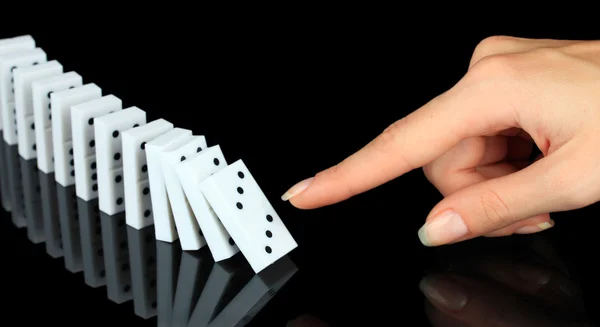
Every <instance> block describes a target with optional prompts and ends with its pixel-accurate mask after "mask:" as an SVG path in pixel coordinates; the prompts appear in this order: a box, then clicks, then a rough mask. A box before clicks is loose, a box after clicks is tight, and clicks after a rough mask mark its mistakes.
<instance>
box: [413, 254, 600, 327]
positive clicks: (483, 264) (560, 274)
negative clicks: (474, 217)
mask: <svg viewBox="0 0 600 327" xmlns="http://www.w3.org/2000/svg"><path fill="white" fill-rule="evenodd" d="M540 257H541V254H540V253H539V252H538V253H537V258H531V259H538V260H536V261H537V262H536V263H535V264H534V263H533V261H532V260H527V258H525V259H523V260H519V259H517V258H515V257H514V256H513V255H512V254H511V256H510V257H509V256H507V257H490V256H487V255H486V256H485V257H484V258H481V260H479V261H477V259H476V258H472V259H470V260H469V262H473V263H472V264H468V265H467V266H466V267H463V268H465V269H462V270H461V272H455V271H454V272H447V273H442V274H435V275H428V276H426V277H425V278H423V279H422V280H421V283H420V285H419V287H420V289H421V291H422V292H423V294H425V296H426V298H427V300H428V301H426V312H427V317H428V319H429V321H430V322H431V324H432V325H433V326H436V327H437V326H440V327H441V326H444V327H480V326H505V327H509V326H510V327H521V326H528V327H530V326H592V324H591V323H590V322H589V320H587V318H586V316H585V312H584V310H583V301H582V299H581V296H580V295H581V293H580V291H579V289H578V286H577V285H576V284H575V283H574V282H572V281H570V280H569V278H568V277H567V275H566V272H565V270H564V269H561V268H562V267H564V266H562V265H561V264H559V263H557V262H556V261H555V260H554V261H553V264H540V263H539V258H540ZM546 258H547V256H546Z"/></svg>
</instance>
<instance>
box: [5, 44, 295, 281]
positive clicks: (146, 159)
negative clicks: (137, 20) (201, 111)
mask: <svg viewBox="0 0 600 327" xmlns="http://www.w3.org/2000/svg"><path fill="white" fill-rule="evenodd" d="M0 123H1V127H2V132H3V137H4V141H5V142H6V143H7V144H8V145H17V147H18V152H19V155H20V156H21V157H23V158H24V159H26V160H33V159H36V160H37V165H38V168H39V169H40V170H41V171H43V172H44V173H47V174H49V173H54V175H55V179H56V182H57V183H59V184H60V185H62V186H71V185H75V189H76V193H77V196H78V197H79V198H81V199H83V200H86V201H89V200H92V199H98V202H99V208H100V210H101V211H102V212H104V213H106V214H109V215H114V214H117V213H120V212H125V215H126V222H127V225H129V226H131V227H133V228H136V229H141V228H144V227H146V226H149V225H151V224H154V227H155V231H156V239H157V240H159V241H164V242H174V241H176V240H177V239H179V240H180V243H181V246H182V249H183V250H186V251H188V250H199V249H200V248H202V247H204V246H208V247H209V249H210V252H211V253H212V255H213V258H214V260H215V261H221V260H224V259H227V258H230V257H232V256H233V255H235V254H236V253H238V252H242V254H243V255H244V257H245V258H246V259H247V260H248V262H249V264H250V265H251V266H252V268H253V269H254V271H255V272H257V273H258V272H259V271H261V270H263V269H264V268H266V267H267V266H269V265H271V264H273V263H274V262H275V261H277V260H278V259H280V258H281V257H283V256H284V255H286V254H287V253H289V252H290V251H292V250H293V249H294V248H296V247H297V243H296V241H295V240H294V239H293V237H292V236H291V234H290V233H289V231H288V230H287V228H286V227H285V225H284V224H283V222H282V221H281V219H280V217H279V216H278V215H277V213H276V212H275V210H274V208H273V206H272V205H271V204H270V202H269V201H268V199H267V198H266V196H265V194H264V193H263V191H262V190H261V188H260V187H259V185H258V183H257V182H256V180H255V179H254V177H253V176H252V175H251V174H250V172H249V171H248V169H247V167H246V166H245V164H244V162H243V161H242V160H237V161H235V162H234V163H231V164H228V163H227V162H226V161H225V158H224V156H223V153H222V151H221V148H220V147H219V145H214V146H211V147H208V146H207V143H206V139H205V137H204V136H203V135H195V134H193V133H192V131H191V130H188V129H183V128H178V127H175V126H173V124H172V123H170V122H168V121H166V120H164V119H157V120H154V121H151V122H147V121H146V113H145V112H144V111H143V110H141V109H139V108H137V107H129V108H123V106H122V101H121V100H120V99H119V98H117V97H116V96H114V95H103V94H102V90H101V88H100V87H98V86H97V85H95V84H93V83H87V84H85V83H83V79H82V77H81V76H80V75H79V74H77V73H76V72H73V71H70V72H64V71H63V67H62V65H61V64H60V63H59V62H58V61H56V60H48V59H47V55H46V53H45V52H44V51H43V50H42V49H41V48H39V47H37V46H36V43H35V40H34V39H33V38H32V37H31V36H29V35H25V36H18V37H14V38H9V39H2V40H0Z"/></svg>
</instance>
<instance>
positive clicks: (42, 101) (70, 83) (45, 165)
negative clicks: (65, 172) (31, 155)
mask: <svg viewBox="0 0 600 327" xmlns="http://www.w3.org/2000/svg"><path fill="white" fill-rule="evenodd" d="M81 85H83V79H82V78H81V76H80V75H79V74H77V73H75V72H68V73H65V74H61V75H58V76H53V77H48V78H44V79H40V80H36V81H35V82H33V83H32V84H31V90H32V100H33V117H34V119H33V120H34V123H35V126H36V128H35V143H36V148H37V165H38V168H39V169H40V170H41V171H43V172H44V173H46V174H49V173H52V172H54V149H53V146H52V120H51V117H52V115H51V114H52V111H51V110H52V108H51V105H50V96H51V95H52V93H54V92H60V91H64V90H68V89H70V88H76V87H79V86H81Z"/></svg>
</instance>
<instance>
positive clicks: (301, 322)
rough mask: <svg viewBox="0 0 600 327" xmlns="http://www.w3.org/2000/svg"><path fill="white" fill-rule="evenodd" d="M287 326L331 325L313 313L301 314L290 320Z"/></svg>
mask: <svg viewBox="0 0 600 327" xmlns="http://www.w3.org/2000/svg"><path fill="white" fill-rule="evenodd" d="M285 326H286V327H329V325H328V324H326V323H324V322H323V321H321V320H320V319H319V318H315V317H313V316H311V315H301V316H299V317H298V318H296V319H293V320H290V321H288V323H287V324H286V325H285Z"/></svg>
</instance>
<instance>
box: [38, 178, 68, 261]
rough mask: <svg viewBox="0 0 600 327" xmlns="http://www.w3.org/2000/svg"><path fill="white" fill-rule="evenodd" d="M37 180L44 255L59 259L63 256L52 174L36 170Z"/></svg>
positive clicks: (56, 198)
mask: <svg viewBox="0 0 600 327" xmlns="http://www.w3.org/2000/svg"><path fill="white" fill-rule="evenodd" d="M38 178H39V180H40V190H41V201H42V216H43V220H44V240H45V241H46V253H48V255H49V256H51V257H52V258H60V257H62V256H63V244H62V236H61V233H60V218H59V217H60V215H59V212H58V197H57V192H56V185H55V183H56V182H55V180H54V173H50V174H46V173H44V172H43V171H41V170H38Z"/></svg>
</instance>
